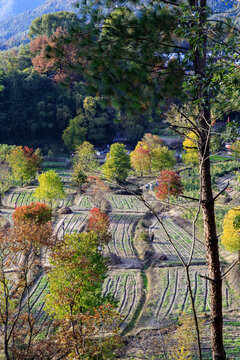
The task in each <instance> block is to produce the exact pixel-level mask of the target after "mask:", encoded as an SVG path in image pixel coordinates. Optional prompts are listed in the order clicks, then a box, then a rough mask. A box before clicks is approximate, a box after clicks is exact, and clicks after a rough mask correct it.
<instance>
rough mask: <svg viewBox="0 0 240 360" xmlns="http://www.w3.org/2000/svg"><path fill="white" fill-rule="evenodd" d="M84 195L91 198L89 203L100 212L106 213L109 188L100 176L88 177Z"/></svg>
mask: <svg viewBox="0 0 240 360" xmlns="http://www.w3.org/2000/svg"><path fill="white" fill-rule="evenodd" d="M85 191H86V193H87V194H88V195H89V196H90V197H91V202H92V203H93V205H94V206H95V207H97V208H99V209H100V210H101V211H106V210H107V208H108V200H107V194H108V192H109V186H108V185H107V184H106V182H104V181H103V180H102V179H101V178H100V176H98V175H93V176H89V177H88V178H87V181H86V186H85Z"/></svg>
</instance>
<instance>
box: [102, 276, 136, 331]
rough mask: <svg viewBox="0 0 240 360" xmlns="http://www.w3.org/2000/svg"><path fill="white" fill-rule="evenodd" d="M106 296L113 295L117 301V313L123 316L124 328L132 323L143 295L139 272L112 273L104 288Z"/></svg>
mask: <svg viewBox="0 0 240 360" xmlns="http://www.w3.org/2000/svg"><path fill="white" fill-rule="evenodd" d="M103 294H104V295H108V294H109V295H112V296H113V298H114V299H115V300H116V301H117V304H118V306H117V311H118V312H119V313H120V314H121V315H122V325H121V326H122V327H123V328H124V327H125V326H127V324H128V323H129V322H130V321H131V319H132V317H133V316H134V312H135V311H136V308H137V306H138V304H139V301H140V298H141V295H142V279H141V275H140V271H139V270H127V271H118V272H111V273H110V274H109V276H108V278H107V279H106V280H105V283H104V286H103Z"/></svg>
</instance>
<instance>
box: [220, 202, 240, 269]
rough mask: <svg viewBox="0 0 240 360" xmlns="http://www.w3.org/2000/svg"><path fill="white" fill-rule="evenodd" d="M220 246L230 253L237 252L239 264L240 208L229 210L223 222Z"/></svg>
mask: <svg viewBox="0 0 240 360" xmlns="http://www.w3.org/2000/svg"><path fill="white" fill-rule="evenodd" d="M222 244H223V245H224V246H225V248H226V249H227V250H229V251H231V252H238V260H239V262H240V207H237V208H235V209H231V210H229V211H228V213H227V214H226V215H225V217H224V220H223V233H222Z"/></svg>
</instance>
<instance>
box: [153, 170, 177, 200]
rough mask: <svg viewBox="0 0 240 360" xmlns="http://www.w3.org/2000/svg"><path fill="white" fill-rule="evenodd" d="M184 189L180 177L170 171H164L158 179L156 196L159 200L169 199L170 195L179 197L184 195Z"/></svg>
mask: <svg viewBox="0 0 240 360" xmlns="http://www.w3.org/2000/svg"><path fill="white" fill-rule="evenodd" d="M182 191H183V187H182V184H181V178H180V176H179V175H178V174H177V173H176V172H174V171H170V170H163V171H161V172H160V176H159V178H158V179H157V192H156V196H157V198H159V199H166V198H169V196H170V195H172V196H178V195H180V194H182Z"/></svg>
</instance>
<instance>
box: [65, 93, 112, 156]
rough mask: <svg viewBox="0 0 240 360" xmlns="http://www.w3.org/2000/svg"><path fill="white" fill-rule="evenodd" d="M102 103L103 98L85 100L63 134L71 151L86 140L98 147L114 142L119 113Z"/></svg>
mask: <svg viewBox="0 0 240 360" xmlns="http://www.w3.org/2000/svg"><path fill="white" fill-rule="evenodd" d="M102 101H103V99H102V98H100V97H92V96H87V97H85V98H84V99H83V101H82V108H80V109H78V111H77V112H78V113H77V116H76V117H75V118H74V119H72V120H70V123H69V126H68V127H67V128H66V129H65V130H64V132H63V136H62V138H63V141H64V143H65V145H66V146H67V147H68V148H69V149H73V150H74V149H75V147H76V145H80V144H81V143H82V142H83V141H84V140H88V141H90V142H92V143H94V144H97V145H98V146H99V145H104V144H106V143H107V142H108V143H109V142H111V141H112V139H113V137H114V131H115V125H114V120H116V119H117V113H116V111H114V110H113V108H111V107H109V106H108V107H104V106H103V104H102Z"/></svg>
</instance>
